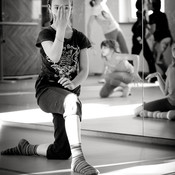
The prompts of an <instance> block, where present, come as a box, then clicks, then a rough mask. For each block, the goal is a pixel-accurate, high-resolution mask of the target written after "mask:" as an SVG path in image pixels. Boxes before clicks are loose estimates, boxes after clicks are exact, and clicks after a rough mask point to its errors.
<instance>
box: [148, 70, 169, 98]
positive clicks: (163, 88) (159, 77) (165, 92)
mask: <svg viewBox="0 0 175 175" xmlns="http://www.w3.org/2000/svg"><path fill="white" fill-rule="evenodd" d="M154 77H156V78H157V80H158V82H159V87H160V90H161V91H162V93H163V94H164V95H167V94H168V91H167V88H166V86H165V81H164V80H163V78H162V76H161V74H160V73H159V72H155V73H152V74H149V75H148V76H147V77H146V78H145V79H146V80H148V82H150V80H151V78H154Z"/></svg>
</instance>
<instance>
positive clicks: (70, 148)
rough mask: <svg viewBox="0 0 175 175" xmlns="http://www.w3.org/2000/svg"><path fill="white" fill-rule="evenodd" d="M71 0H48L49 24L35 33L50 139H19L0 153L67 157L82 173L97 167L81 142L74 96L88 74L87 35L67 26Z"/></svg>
mask: <svg viewBox="0 0 175 175" xmlns="http://www.w3.org/2000/svg"><path fill="white" fill-rule="evenodd" d="M71 4H72V0H48V8H49V12H50V14H51V15H52V21H51V25H50V26H49V27H47V28H44V29H43V30H42V31H41V32H40V33H39V36H38V39H37V43H36V46H37V47H39V48H40V53H41V58H42V69H41V73H40V74H39V77H38V79H37V81H36V86H35V87H36V98H37V102H38V105H39V107H40V108H41V109H42V110H43V111H44V112H47V113H51V114H52V115H53V124H54V138H55V140H54V142H53V143H46V144H40V145H33V144H30V143H29V142H28V141H27V140H25V139H22V140H20V142H19V143H18V145H17V146H16V147H13V148H10V149H7V150H5V151H2V152H1V155H28V156H31V155H38V156H45V157H47V158H48V159H60V160H66V159H69V158H70V157H71V159H72V164H71V170H72V171H73V172H77V173H81V174H84V175H97V174H99V171H98V170H97V169H95V168H94V167H93V166H91V165H90V164H88V163H87V162H86V160H85V157H84V155H83V151H82V146H81V126H80V121H81V116H82V104H81V102H80V100H79V98H78V96H79V94H80V86H81V84H82V82H83V81H85V79H86V78H87V76H88V70H89V64H88V57H87V49H88V48H89V47H90V46H91V44H90V42H89V40H88V39H87V37H86V36H85V35H84V34H83V33H81V32H79V31H77V30H76V29H74V28H72V27H71V24H70V21H69V19H70V15H71V12H72V5H71Z"/></svg>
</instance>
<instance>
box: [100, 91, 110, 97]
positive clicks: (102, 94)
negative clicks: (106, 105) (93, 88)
mask: <svg viewBox="0 0 175 175" xmlns="http://www.w3.org/2000/svg"><path fill="white" fill-rule="evenodd" d="M99 95H100V97H101V98H107V97H108V96H109V94H108V93H107V92H104V91H103V90H101V91H100V94H99Z"/></svg>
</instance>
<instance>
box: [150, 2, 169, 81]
mask: <svg viewBox="0 0 175 175" xmlns="http://www.w3.org/2000/svg"><path fill="white" fill-rule="evenodd" d="M160 9H161V0H152V10H153V13H152V14H151V15H150V16H149V24H150V32H151V34H153V36H154V43H153V49H152V51H153V56H154V60H155V64H156V65H157V66H159V67H160V68H161V70H162V76H163V78H164V79H165V77H166V75H165V74H164V73H165V72H166V69H167V66H166V65H165V61H164V56H163V53H164V52H165V51H166V49H167V47H168V46H169V45H170V42H171V39H172V36H171V32H170V29H169V24H168V19H167V16H166V13H163V12H161V11H160Z"/></svg>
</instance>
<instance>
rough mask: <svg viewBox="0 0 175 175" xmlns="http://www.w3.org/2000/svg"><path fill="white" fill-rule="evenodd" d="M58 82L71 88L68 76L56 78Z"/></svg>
mask: <svg viewBox="0 0 175 175" xmlns="http://www.w3.org/2000/svg"><path fill="white" fill-rule="evenodd" d="M58 83H59V84H61V85H62V86H63V87H65V88H68V89H73V84H72V81H70V80H69V79H68V78H65V77H62V78H60V79H59V80H58Z"/></svg>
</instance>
